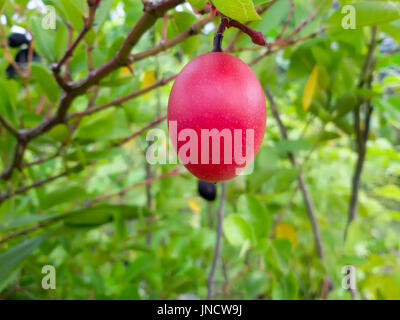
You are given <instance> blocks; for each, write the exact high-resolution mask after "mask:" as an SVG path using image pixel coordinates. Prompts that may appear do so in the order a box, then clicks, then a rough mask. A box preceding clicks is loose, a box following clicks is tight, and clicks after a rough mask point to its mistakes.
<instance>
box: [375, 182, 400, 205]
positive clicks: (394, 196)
mask: <svg viewBox="0 0 400 320" xmlns="http://www.w3.org/2000/svg"><path fill="white" fill-rule="evenodd" d="M374 193H375V194H376V195H378V196H381V197H384V198H386V199H391V200H396V201H399V202H400V187H398V186H396V185H394V184H389V185H387V186H384V187H381V188H379V189H375V190H374Z"/></svg>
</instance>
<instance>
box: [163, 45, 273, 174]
mask: <svg viewBox="0 0 400 320" xmlns="http://www.w3.org/2000/svg"><path fill="white" fill-rule="evenodd" d="M171 122H176V126H177V127H176V130H172V129H171ZM168 124H169V131H170V138H171V141H172V144H173V145H174V148H175V150H176V151H177V152H178V156H179V158H180V160H181V162H183V161H182V155H181V154H180V153H179V151H180V149H181V147H182V146H184V145H185V144H186V143H187V142H188V141H189V140H190V139H189V138H188V137H187V140H183V141H178V139H177V138H178V137H179V134H180V133H181V131H182V130H184V129H191V130H194V131H195V132H196V134H197V137H198V142H197V143H196V145H197V147H198V148H197V150H198V155H197V159H198V161H197V163H193V162H191V163H184V165H185V167H186V168H187V169H188V170H189V171H190V172H191V173H192V174H193V175H195V176H196V177H198V178H199V179H200V180H204V181H207V182H219V181H225V180H229V179H232V178H234V177H235V176H236V175H238V174H239V173H240V171H241V170H243V169H244V168H245V166H246V165H247V164H249V163H250V162H251V161H252V160H253V158H254V156H255V155H256V154H257V152H258V150H259V148H260V146H261V143H262V140H263V137H264V132H265V127H266V103H265V96H264V92H263V89H262V87H261V84H260V82H259V80H258V79H257V77H256V75H255V74H254V72H253V71H252V70H251V69H250V67H249V66H248V65H247V64H245V63H244V62H243V61H241V60H240V59H238V58H236V57H234V56H232V55H229V54H227V53H222V52H211V53H206V54H203V55H201V56H199V57H197V58H195V59H193V60H192V61H190V62H189V63H188V64H187V65H186V66H185V67H184V68H183V70H182V71H181V73H180V74H179V75H178V77H177V79H176V80H175V83H174V85H173V87H172V90H171V94H170V97H169V102H168ZM202 129H209V130H211V129H217V130H218V132H220V133H221V131H222V130H223V129H228V130H229V131H230V132H231V136H232V138H233V137H234V129H241V130H242V135H241V139H236V140H235V139H232V140H233V141H232V146H233V149H232V159H231V162H230V163H229V161H224V160H225V159H224V144H225V142H224V139H223V138H221V139H220V156H219V158H220V159H219V160H220V161H219V163H212V153H213V152H211V151H212V143H213V141H212V139H209V150H210V152H209V155H208V157H209V163H208V164H207V163H204V161H202V152H204V149H202V143H201V141H202V139H201V130H202ZM246 129H253V132H254V148H252V149H253V150H251V151H252V152H249V154H246V152H245V151H246V140H247V134H246ZM204 140H205V139H204ZM203 143H206V141H203ZM237 148H238V149H237ZM235 149H236V150H242V155H243V156H245V159H246V162H245V163H238V161H235V157H234V154H235V152H234V151H235ZM185 150H186V148H185ZM190 152H191V151H190ZM203 156H205V157H207V155H204V154H203Z"/></svg>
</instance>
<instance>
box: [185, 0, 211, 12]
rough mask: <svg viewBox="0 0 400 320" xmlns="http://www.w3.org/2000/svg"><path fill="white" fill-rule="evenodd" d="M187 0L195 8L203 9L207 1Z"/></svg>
mask: <svg viewBox="0 0 400 320" xmlns="http://www.w3.org/2000/svg"><path fill="white" fill-rule="evenodd" d="M188 1H189V3H190V4H191V5H192V6H193V7H194V8H196V9H197V10H201V9H204V7H205V5H206V3H207V0H188Z"/></svg>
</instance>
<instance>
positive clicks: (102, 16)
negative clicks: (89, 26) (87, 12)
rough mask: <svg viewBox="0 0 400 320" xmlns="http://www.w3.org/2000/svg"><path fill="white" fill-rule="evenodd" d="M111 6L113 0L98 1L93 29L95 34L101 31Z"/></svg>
mask: <svg viewBox="0 0 400 320" xmlns="http://www.w3.org/2000/svg"><path fill="white" fill-rule="evenodd" d="M112 5H113V0H103V1H100V6H99V7H98V8H97V10H96V16H95V19H94V26H93V29H94V30H95V31H96V32H99V30H101V27H102V26H103V23H104V22H105V21H106V20H107V18H108V16H109V14H110V12H111V9H112Z"/></svg>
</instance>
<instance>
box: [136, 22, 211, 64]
mask: <svg viewBox="0 0 400 320" xmlns="http://www.w3.org/2000/svg"><path fill="white" fill-rule="evenodd" d="M213 19H215V17H213V16H208V17H206V18H204V19H201V20H199V21H198V22H196V23H195V24H193V25H192V26H191V27H190V28H188V29H187V30H186V31H184V32H182V33H180V34H178V35H177V36H175V37H173V38H171V39H169V40H162V41H161V42H160V43H159V44H158V45H156V46H154V47H153V48H150V49H148V50H146V51H142V52H139V53H136V54H132V55H131V56H130V57H129V62H130V63H132V62H135V61H139V60H142V59H144V58H147V57H149V56H153V55H156V54H158V53H160V52H163V51H166V50H167V49H169V48H171V47H173V46H175V45H177V44H179V43H181V42H183V41H185V40H186V39H187V38H189V37H191V36H194V35H197V34H199V32H200V30H201V29H202V28H203V27H204V26H205V25H206V24H207V23H209V22H210V21H212V20H213Z"/></svg>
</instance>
